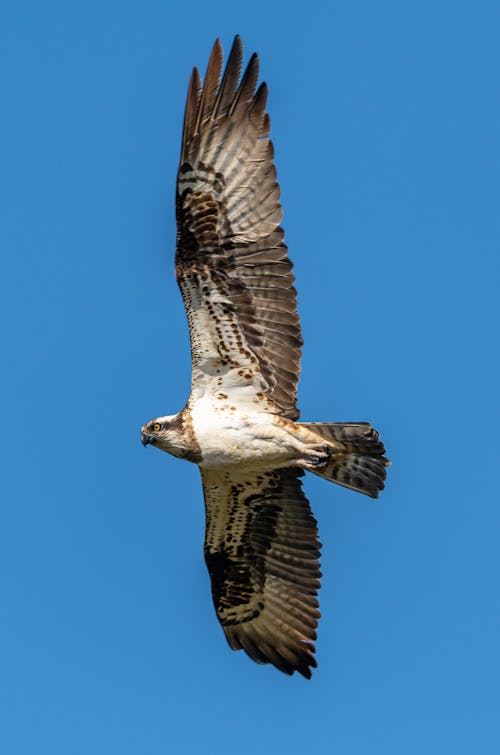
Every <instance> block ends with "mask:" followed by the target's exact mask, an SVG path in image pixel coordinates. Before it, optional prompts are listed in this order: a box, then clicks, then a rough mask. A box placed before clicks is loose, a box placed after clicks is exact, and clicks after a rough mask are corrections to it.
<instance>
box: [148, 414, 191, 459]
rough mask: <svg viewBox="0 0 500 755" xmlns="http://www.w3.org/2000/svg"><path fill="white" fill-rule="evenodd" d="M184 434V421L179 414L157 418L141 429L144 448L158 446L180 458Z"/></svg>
mask: <svg viewBox="0 0 500 755" xmlns="http://www.w3.org/2000/svg"><path fill="white" fill-rule="evenodd" d="M182 434H183V433H182V419H181V417H180V416H179V415H178V414H172V415H171V416H169V417H157V418H156V419H152V420H151V422H147V423H146V424H145V425H144V426H143V427H141V441H142V445H143V446H156V447H157V448H161V450H162V451H166V452H167V453H169V454H173V455H174V456H179V451H180V448H181V447H182Z"/></svg>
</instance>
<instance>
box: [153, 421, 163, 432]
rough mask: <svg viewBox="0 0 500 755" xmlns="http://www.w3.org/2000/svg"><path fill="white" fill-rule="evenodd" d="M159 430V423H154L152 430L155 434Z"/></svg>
mask: <svg viewBox="0 0 500 755" xmlns="http://www.w3.org/2000/svg"><path fill="white" fill-rule="evenodd" d="M160 429H161V425H160V423H159V422H155V423H154V425H153V430H154V431H155V433H157V432H158V430H160Z"/></svg>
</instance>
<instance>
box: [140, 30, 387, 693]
mask: <svg viewBox="0 0 500 755" xmlns="http://www.w3.org/2000/svg"><path fill="white" fill-rule="evenodd" d="M241 66H242V46H241V41H240V39H239V37H236V38H235V40H234V43H233V46H232V49H231V52H230V55H229V59H228V62H227V65H226V68H225V71H224V74H223V75H222V78H221V73H222V67H223V66H222V47H221V44H220V41H219V40H217V41H216V42H215V45H214V47H213V49H212V53H211V56H210V60H209V63H208V67H207V71H206V75H205V79H204V81H203V84H202V82H201V78H200V74H199V72H198V70H197V69H196V68H195V69H194V70H193V72H192V75H191V79H190V83H189V89H188V93H187V102H186V111H185V116H184V129H183V135H182V148H181V158H180V166H179V171H178V176H177V195H176V217H177V247H176V255H175V271H176V276H177V281H178V283H179V287H180V290H181V293H182V297H183V300H184V305H185V308H186V313H187V319H188V323H189V330H190V338H191V357H192V381H191V393H190V396H189V400H188V402H187V404H186V406H185V407H184V409H183V410H182V411H181V412H179V414H175V415H172V416H166V417H158V418H157V419H154V420H152V421H151V422H148V423H147V424H146V425H144V427H143V428H142V442H143V444H144V445H148V444H151V445H153V446H156V447H157V448H160V449H161V450H162V451H166V452H168V453H170V454H173V455H174V456H177V457H179V458H181V459H187V460H188V461H191V462H193V463H195V464H198V466H199V469H200V473H201V479H202V484H203V492H204V496H205V509H206V531H205V544H204V553H205V560H206V564H207V567H208V571H209V574H210V579H211V585H212V596H213V600H214V604H215V610H216V612H217V616H218V618H219V621H220V623H221V624H222V628H223V630H224V633H225V635H226V638H227V640H228V642H229V645H230V646H231V648H233V649H234V650H241V649H243V650H245V652H246V653H247V654H248V655H249V656H250V657H251V658H252V659H253V660H254V661H257V663H272V664H273V665H274V666H276V668H278V669H280V671H283V672H285V673H287V674H293V673H294V671H298V672H300V673H301V674H302V675H303V676H305V677H306V678H310V676H311V667H315V666H316V661H315V658H314V652H315V648H314V644H313V643H314V641H315V639H316V627H317V624H318V619H319V617H320V613H319V611H318V601H317V591H318V588H319V585H320V576H321V574H320V570H319V555H320V547H321V546H320V543H319V542H318V537H317V527H316V521H315V519H314V517H313V515H312V514H311V510H310V507H309V502H308V500H307V498H306V497H305V495H304V493H303V491H302V486H301V479H300V478H301V477H302V476H303V474H304V471H305V470H308V471H310V472H313V473H314V474H316V475H319V476H320V477H323V478H324V479H326V480H330V481H333V482H336V483H337V484H339V485H343V486H344V487H347V488H350V489H351V490H357V491H359V492H360V493H364V494H365V495H368V496H371V497H372V498H376V497H377V496H378V494H379V491H380V490H382V489H383V487H384V479H385V476H386V466H387V465H388V464H389V462H388V461H387V459H386V458H384V455H383V454H384V447H383V445H382V443H381V442H380V440H379V436H378V433H377V432H376V431H375V430H374V429H373V428H372V427H371V426H370V425H369V424H368V423H365V422H354V423H353V422H349V423H336V422H327V423H321V422H298V421H297V420H298V417H299V411H298V409H297V399H296V395H297V382H298V379H299V371H300V366H299V363H300V357H301V347H302V343H303V341H302V337H301V331H300V322H299V317H298V314H297V304H296V291H295V288H294V286H293V283H294V276H293V273H292V263H291V262H290V260H289V258H288V256H287V247H286V245H285V243H284V232H283V229H282V228H281V227H280V221H281V217H282V211H281V205H280V201H279V199H280V190H279V186H278V184H277V182H276V169H275V167H274V162H273V146H272V142H271V141H270V139H269V130H270V123H269V116H268V115H267V113H266V99H267V88H266V85H265V84H264V83H263V84H261V85H260V86H259V87H258V88H256V87H257V78H258V66H259V63H258V57H257V55H256V54H254V55H252V57H251V58H250V61H249V63H248V66H247V68H246V70H245V72H244V74H243V76H242V77H241V80H240V72H241Z"/></svg>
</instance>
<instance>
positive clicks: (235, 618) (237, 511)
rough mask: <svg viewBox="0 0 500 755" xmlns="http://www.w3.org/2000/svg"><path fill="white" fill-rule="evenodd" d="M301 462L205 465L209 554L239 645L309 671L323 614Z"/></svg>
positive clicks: (219, 606) (219, 603)
mask: <svg viewBox="0 0 500 755" xmlns="http://www.w3.org/2000/svg"><path fill="white" fill-rule="evenodd" d="M302 474H303V472H302V471H301V470H298V469H278V470H274V471H271V472H269V471H266V472H260V473H259V472H256V473H245V472H244V471H242V472H238V471H237V470H231V471H230V472H227V471H225V472H224V471H220V470H219V471H215V470H207V469H201V475H202V480H203V490H204V494H205V507H206V531H205V546H204V551H205V560H206V563H207V567H208V571H209V573H210V579H211V582H212V596H213V600H214V604H215V610H216V612H217V616H218V618H219V621H220V623H221V624H222V628H223V630H224V633H225V635H226V638H227V640H228V642H229V644H230V646H231V647H232V648H233V650H241V649H243V650H245V651H246V653H248V655H249V656H250V657H251V658H252V659H253V660H254V661H257V663H272V664H273V665H274V666H276V667H277V668H278V669H280V670H281V671H284V672H285V673H287V674H293V672H294V671H299V672H300V673H301V674H303V676H305V677H306V678H310V676H311V670H310V667H315V666H316V661H315V659H314V655H313V654H314V652H315V649H314V645H313V642H314V640H315V639H316V627H317V624H318V619H319V617H320V613H319V611H318V601H317V598H316V595H317V591H318V588H319V585H320V576H321V574H320V571H319V561H318V559H319V554H320V548H321V545H320V543H319V542H318V539H317V528H316V521H315V519H314V517H313V515H312V514H311V510H310V508H309V502H308V500H307V498H306V497H305V495H304V493H303V492H302V486H301V482H300V479H299V478H300V476H301V475H302Z"/></svg>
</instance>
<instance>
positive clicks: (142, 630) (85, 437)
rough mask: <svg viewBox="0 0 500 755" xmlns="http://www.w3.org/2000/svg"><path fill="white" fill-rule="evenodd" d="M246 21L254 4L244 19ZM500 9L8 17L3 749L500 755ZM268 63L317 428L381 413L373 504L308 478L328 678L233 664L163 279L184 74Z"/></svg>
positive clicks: (306, 406) (90, 12)
mask: <svg viewBox="0 0 500 755" xmlns="http://www.w3.org/2000/svg"><path fill="white" fill-rule="evenodd" d="M238 5H239V6H241V7H239V8H238V7H237V6H238ZM499 13H500V11H499V6H498V3H496V2H481V1H478V2H474V3H471V2H461V1H460V0H458V1H457V0H453V1H451V0H450V2H444V1H443V0H433V2H430V1H428V0H424V1H422V2H408V1H406V0H390V1H389V0H386V1H382V2H361V0H342V1H341V2H335V1H334V2H329V3H326V2H324V3H316V2H312V3H301V4H300V5H297V6H294V5H293V4H291V3H284V2H283V3H279V4H277V3H273V2H271V1H270V0H266V1H265V2H264V1H263V0H254V1H253V2H251V3H250V2H249V3H244V4H243V5H241V4H238V3H235V2H229V0H222V1H217V0H214V1H213V2H208V3H207V2H199V1H198V0H191V2H189V3H182V2H176V3H172V2H165V1H162V2H160V1H159V0H142V2H140V3H139V2H136V3H132V2H128V1H127V0H120V2H118V0H99V2H85V3H84V2H67V1H65V2H62V0H61V1H60V2H55V0H46V1H45V2H43V3H36V2H29V1H28V2H19V3H15V4H14V3H11V4H10V5H9V7H8V8H7V7H4V10H3V11H2V16H3V18H2V21H1V23H0V58H1V60H0V66H1V70H2V79H3V82H2V84H1V92H2V95H1V99H2V104H1V108H2V116H1V121H0V132H1V139H0V145H1V146H0V150H1V152H2V157H1V174H0V184H1V192H2V199H1V208H2V222H1V225H0V249H1V265H2V276H1V282H2V288H3V289H4V291H3V293H2V296H1V301H0V306H1V307H2V309H3V310H4V311H3V314H2V327H3V330H4V334H3V336H2V349H1V352H2V353H1V358H2V363H3V365H2V367H1V376H2V384H3V385H2V391H1V399H2V410H1V416H2V425H3V431H2V434H1V441H0V442H1V443H2V451H1V460H2V475H1V488H2V498H1V507H0V580H1V587H0V648H1V650H0V696H1V699H0V711H1V714H0V717H1V718H2V723H1V726H0V749H1V751H2V753H5V755H89V753H92V755H114V754H115V753H116V755H136V754H137V755H160V754H163V753H181V754H183V753H194V752H198V751H200V752H204V753H209V755H210V754H211V753H219V752H226V753H232V752H237V753H240V754H241V755H247V754H249V753H252V754H253V753H256V752H258V753H276V752H286V753H291V754H292V755H294V754H295V753H297V754H298V753H303V752H315V753H318V752H319V753H339V755H340V754H342V755H379V754H380V755H413V754H415V755H421V753H429V754H432V755H434V753H435V754H436V755H437V754H439V755H442V753H454V755H458V754H461V753H464V754H465V753H467V754H470V753H478V754H479V755H490V754H491V755H496V754H497V753H498V752H499V751H500V737H499V724H498V704H499V696H500V694H499V693H500V681H499V680H500V657H499V637H500V607H499V596H498V581H499V580H498V577H499V564H498V542H499V526H498V525H499V507H500V495H499V485H498V478H497V475H498V473H499V432H498V428H499V422H500V416H499V400H498V392H499V376H498V372H499V370H498V367H499V363H500V356H499V332H498V325H499V315H498V299H499V293H498V292H499V284H500V274H499V273H500V267H499V259H498V258H499V251H500V250H499V240H500V228H499V225H500V222H499V212H498V210H499V189H500V186H499V183H500V182H499V176H500V155H499V134H500V106H499V98H498V80H499V79H498V74H499V63H500V60H499V57H500V56H499V44H498V40H499V33H500V23H499ZM235 33H239V34H241V36H242V39H243V43H244V45H245V51H246V55H247V56H248V55H249V54H250V53H251V52H252V51H253V50H257V51H258V52H259V54H260V56H261V62H262V66H261V70H262V77H263V78H265V80H266V81H267V83H268V85H269V89H270V97H269V108H270V113H271V118H272V134H273V138H274V143H275V148H276V159H277V167H278V175H279V179H280V182H281V185H282V198H283V204H284V221H283V222H284V226H285V229H286V232H287V241H288V244H289V248H290V255H291V257H292V259H293V261H294V262H295V266H296V274H297V285H298V290H299V305H300V312H301V316H302V323H303V331H304V337H305V349H304V361H303V370H302V381H301V384H300V394H299V395H300V406H301V409H302V417H303V418H304V419H309V420H339V421H340V420H351V421H352V420H370V421H372V422H373V424H374V425H375V426H376V427H377V428H378V429H379V430H380V431H381V433H382V437H383V439H384V441H385V443H386V446H387V449H388V455H389V456H390V457H391V459H392V460H393V466H392V468H391V469H390V471H389V477H388V485H387V489H386V491H385V492H384V494H383V495H382V497H381V499H380V501H378V502H372V501H371V500H370V499H368V498H365V497H363V496H361V495H358V494H356V493H352V492H350V491H347V490H342V489H340V488H337V487H335V486H333V485H329V484H328V483H326V482H323V481H322V480H319V479H317V478H314V479H313V478H310V479H307V481H306V483H305V486H306V491H307V494H308V496H309V498H310V500H311V503H312V506H313V509H314V512H315V514H316V516H317V518H318V521H319V526H320V533H321V540H322V542H323V546H324V547H323V572H324V579H323V588H322V591H321V595H320V598H321V606H322V612H323V619H322V622H321V624H320V631H319V638H318V644H317V648H318V654H317V657H318V662H319V669H318V670H317V671H316V672H315V674H314V676H313V679H312V681H310V682H307V681H305V680H304V679H302V678H300V677H297V676H295V677H293V678H289V677H286V676H284V675H281V674H280V673H279V672H277V671H275V670H274V669H273V668H271V667H261V666H257V665H255V664H253V663H252V662H251V661H250V660H249V659H248V658H247V657H246V656H244V655H243V653H233V652H231V651H230V649H229V648H228V646H227V645H226V642H225V640H224V637H223V634H222V631H221V629H220V627H219V625H218V623H217V621H216V618H215V614H214V610H213V607H212V604H211V596H210V589H209V581H208V575H207V573H206V570H205V565H204V562H203V556H202V541H203V522H204V512H203V504H202V492H201V486H200V481H199V475H198V471H197V469H196V468H195V467H194V466H191V465H189V464H188V463H186V462H181V461H177V460H175V459H173V458H170V457H168V456H167V455H166V454H161V453H160V452H159V451H157V450H155V449H152V448H149V449H147V450H145V449H144V448H143V447H142V446H141V444H140V439H139V428H140V426H141V425H142V423H143V422H145V421H146V420H149V419H151V418H152V417H154V416H157V415H159V414H169V413H173V412H176V411H178V410H179V409H180V408H182V406H183V404H184V401H185V399H186V397H187V392H188V386H189V373H190V364H189V352H188V340H187V328H186V323H185V316H184V311H183V308H182V303H181V298H180V295H179V293H178V291H177V287H176V283H175V279H174V275H173V252H174V238H175V227H174V213H173V201H174V183H175V172H176V167H177V160H178V154H179V143H180V135H181V124H182V113H183V107H184V98H185V91H186V86H187V82H188V78H189V74H190V70H191V67H192V66H193V65H194V64H198V65H200V66H201V67H202V68H204V66H205V64H206V61H207V56H208V54H209V51H210V48H211V45H212V43H213V40H214V39H215V37H216V36H217V35H220V36H221V38H222V41H223V43H224V46H225V49H226V51H227V50H228V47H229V45H230V43H231V40H232V37H233V35H234V34H235Z"/></svg>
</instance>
